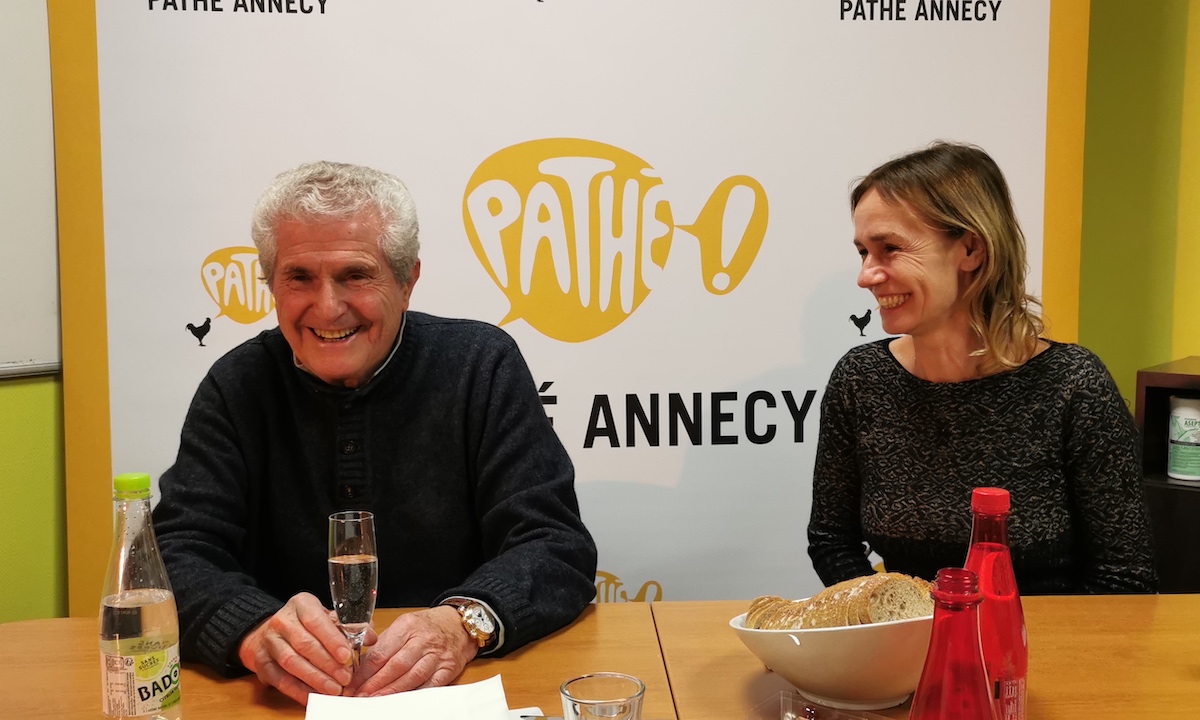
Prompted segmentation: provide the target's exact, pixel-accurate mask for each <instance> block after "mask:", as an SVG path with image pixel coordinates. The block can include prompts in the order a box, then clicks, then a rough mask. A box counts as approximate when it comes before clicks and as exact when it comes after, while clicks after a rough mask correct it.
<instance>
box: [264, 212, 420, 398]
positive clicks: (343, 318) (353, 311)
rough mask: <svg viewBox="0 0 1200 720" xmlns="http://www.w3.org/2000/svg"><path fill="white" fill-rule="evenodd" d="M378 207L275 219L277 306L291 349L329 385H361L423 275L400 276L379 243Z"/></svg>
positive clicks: (386, 348)
mask: <svg viewBox="0 0 1200 720" xmlns="http://www.w3.org/2000/svg"><path fill="white" fill-rule="evenodd" d="M379 235H380V229H379V221H378V219H376V217H375V216H374V214H370V213H367V214H363V215H358V216H355V217H352V218H347V219H342V220H315V221H314V220H281V221H280V222H279V224H278V225H277V226H276V232H275V238H276V257H275V274H274V275H273V277H272V278H271V289H272V291H273V292H274V293H275V313H276V316H277V317H278V318H279V328H280V329H281V330H282V331H283V336H284V337H285V338H287V341H288V344H289V345H291V347H292V352H294V353H295V354H296V357H297V358H298V359H299V360H300V363H301V364H302V365H303V366H304V367H305V368H306V369H307V370H308V371H309V372H311V373H312V374H313V375H316V376H317V377H318V378H320V379H321V380H324V381H325V382H327V383H329V384H331V385H341V386H345V387H359V386H360V385H362V384H364V383H365V382H367V380H369V379H370V378H371V375H372V374H374V372H375V371H376V370H378V369H379V366H380V365H382V364H383V361H384V360H386V359H387V356H388V354H389V353H390V352H391V350H392V345H393V343H395V341H396V335H397V333H399V331H400V323H401V320H402V319H403V317H404V311H405V310H407V309H408V301H409V297H410V296H411V293H412V287H413V285H415V284H416V281H417V277H418V276H419V275H420V269H421V266H420V264H419V263H418V265H417V267H416V268H415V269H414V270H413V276H412V279H411V280H410V281H409V282H408V283H406V284H401V283H400V282H399V281H398V280H396V277H395V275H393V274H392V269H391V266H390V265H388V262H387V259H386V258H385V257H384V255H383V251H382V250H380V249H379Z"/></svg>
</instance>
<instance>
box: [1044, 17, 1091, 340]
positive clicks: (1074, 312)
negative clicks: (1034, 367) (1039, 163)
mask: <svg viewBox="0 0 1200 720" xmlns="http://www.w3.org/2000/svg"><path fill="white" fill-rule="evenodd" d="M1090 11H1091V8H1090V2H1089V0H1054V2H1052V3H1051V5H1050V68H1049V77H1048V78H1047V88H1046V94H1047V102H1046V211H1045V225H1044V237H1045V241H1044V244H1043V250H1042V305H1043V309H1044V311H1045V319H1046V333H1047V334H1048V335H1049V336H1050V337H1052V338H1054V339H1055V340H1058V341H1059V342H1071V343H1073V342H1078V340H1079V254H1080V244H1081V242H1082V229H1083V157H1084V142H1083V140H1084V127H1085V118H1086V109H1087V106H1086V98H1087V64H1088V17H1089V13H1090Z"/></svg>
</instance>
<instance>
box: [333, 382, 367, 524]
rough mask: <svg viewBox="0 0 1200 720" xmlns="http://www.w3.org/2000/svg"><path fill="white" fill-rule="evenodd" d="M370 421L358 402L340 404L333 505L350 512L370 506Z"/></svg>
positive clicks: (335, 444) (344, 401) (354, 399)
mask: <svg viewBox="0 0 1200 720" xmlns="http://www.w3.org/2000/svg"><path fill="white" fill-rule="evenodd" d="M367 420H368V414H367V411H366V408H365V407H364V403H363V402H362V401H361V400H360V399H359V398H344V399H343V400H342V401H341V402H339V403H338V412H337V437H336V438H335V440H334V446H333V453H334V462H333V466H334V468H336V477H335V478H334V487H333V493H334V502H335V503H336V504H337V505H338V506H339V507H344V508H347V509H357V510H363V509H368V508H369V506H370V502H371V484H370V474H369V473H368V472H367V466H368V462H367V424H368V423H367Z"/></svg>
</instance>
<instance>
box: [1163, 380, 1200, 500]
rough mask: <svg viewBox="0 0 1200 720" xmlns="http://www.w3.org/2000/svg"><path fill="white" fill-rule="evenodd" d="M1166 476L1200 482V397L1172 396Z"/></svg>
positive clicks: (1168, 427)
mask: <svg viewBox="0 0 1200 720" xmlns="http://www.w3.org/2000/svg"><path fill="white" fill-rule="evenodd" d="M1167 477H1169V478H1171V479H1173V480H1182V481H1186V482H1188V483H1200V399H1196V398H1183V397H1176V396H1174V395H1172V396H1171V421H1170V423H1168V425H1167Z"/></svg>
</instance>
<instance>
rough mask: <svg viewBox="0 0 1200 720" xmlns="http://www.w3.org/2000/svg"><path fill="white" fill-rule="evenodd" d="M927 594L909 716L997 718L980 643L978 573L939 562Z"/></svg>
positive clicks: (927, 719) (916, 719) (911, 719)
mask: <svg viewBox="0 0 1200 720" xmlns="http://www.w3.org/2000/svg"><path fill="white" fill-rule="evenodd" d="M929 594H930V595H931V596H932V597H933V632H932V633H931V634H930V636H929V652H928V654H927V655H926V656H925V667H924V668H923V669H922V670H921V679H920V681H918V682H917V691H916V692H915V693H913V699H912V706H911V708H910V709H909V711H908V720H996V708H995V706H994V705H993V704H992V696H991V693H990V692H989V691H988V680H987V671H986V670H985V669H984V665H983V652H982V650H981V646H980V644H979V601H980V595H979V578H978V577H977V576H976V575H975V573H974V572H972V571H971V570H966V569H964V568H943V569H942V570H938V574H937V579H936V580H935V581H934V583H933V589H932V590H931V591H930V593H929Z"/></svg>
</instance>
